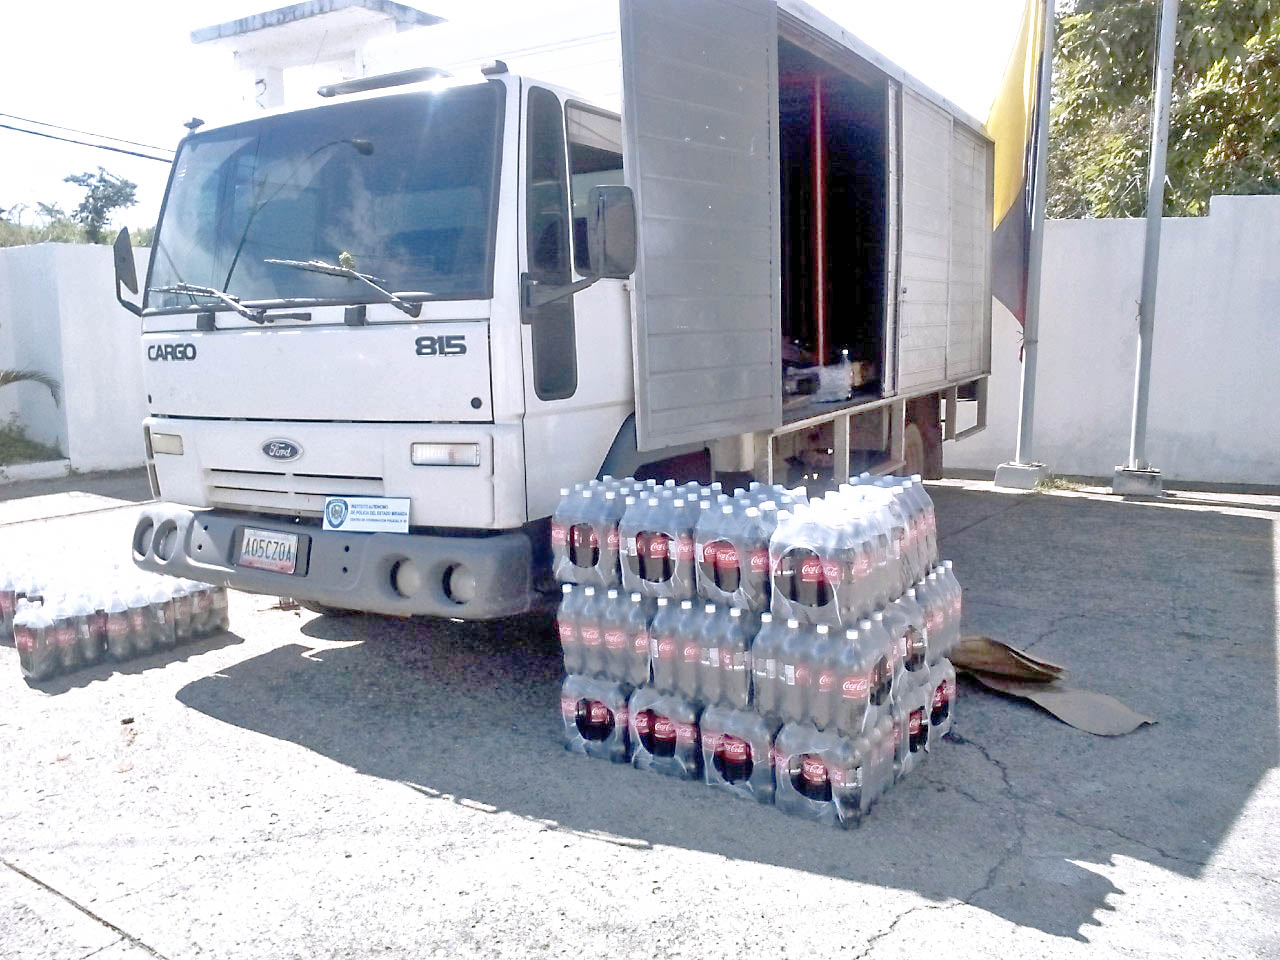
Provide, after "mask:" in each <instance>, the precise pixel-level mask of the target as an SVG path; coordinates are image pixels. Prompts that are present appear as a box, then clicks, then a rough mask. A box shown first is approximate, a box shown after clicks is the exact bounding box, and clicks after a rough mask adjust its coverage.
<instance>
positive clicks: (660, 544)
mask: <svg viewBox="0 0 1280 960" xmlns="http://www.w3.org/2000/svg"><path fill="white" fill-rule="evenodd" d="M668 544H669V541H668V539H667V537H666V535H665V534H661V533H658V534H654V535H653V536H651V537H649V539H648V540H646V541H645V545H644V546H645V551H646V553H647V555H648V557H649V559H650V560H665V559H666V556H667V550H668Z"/></svg>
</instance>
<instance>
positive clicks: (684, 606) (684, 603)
mask: <svg viewBox="0 0 1280 960" xmlns="http://www.w3.org/2000/svg"><path fill="white" fill-rule="evenodd" d="M680 609H681V610H692V609H693V601H692V600H681V601H680Z"/></svg>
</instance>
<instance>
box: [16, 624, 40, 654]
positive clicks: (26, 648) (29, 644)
mask: <svg viewBox="0 0 1280 960" xmlns="http://www.w3.org/2000/svg"><path fill="white" fill-rule="evenodd" d="M13 644H14V646H16V647H17V648H18V649H19V650H20V651H22V652H24V653H30V652H31V651H32V650H34V649H35V648H36V638H35V634H33V633H32V632H31V631H30V630H28V629H27V628H26V627H15V628H14V631H13Z"/></svg>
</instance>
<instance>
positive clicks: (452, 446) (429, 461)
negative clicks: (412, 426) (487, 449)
mask: <svg viewBox="0 0 1280 960" xmlns="http://www.w3.org/2000/svg"><path fill="white" fill-rule="evenodd" d="M409 460H410V461H412V463H413V464H414V466H418V467H478V466H480V444H478V443H413V444H410V445H409Z"/></svg>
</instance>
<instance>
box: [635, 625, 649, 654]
mask: <svg viewBox="0 0 1280 960" xmlns="http://www.w3.org/2000/svg"><path fill="white" fill-rule="evenodd" d="M631 649H633V650H635V651H636V652H637V653H639V652H642V651H644V652H647V651H648V649H649V634H648V633H647V632H646V631H644V630H641V631H640V632H639V633H637V634H636V635H635V636H634V637H632V638H631Z"/></svg>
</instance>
